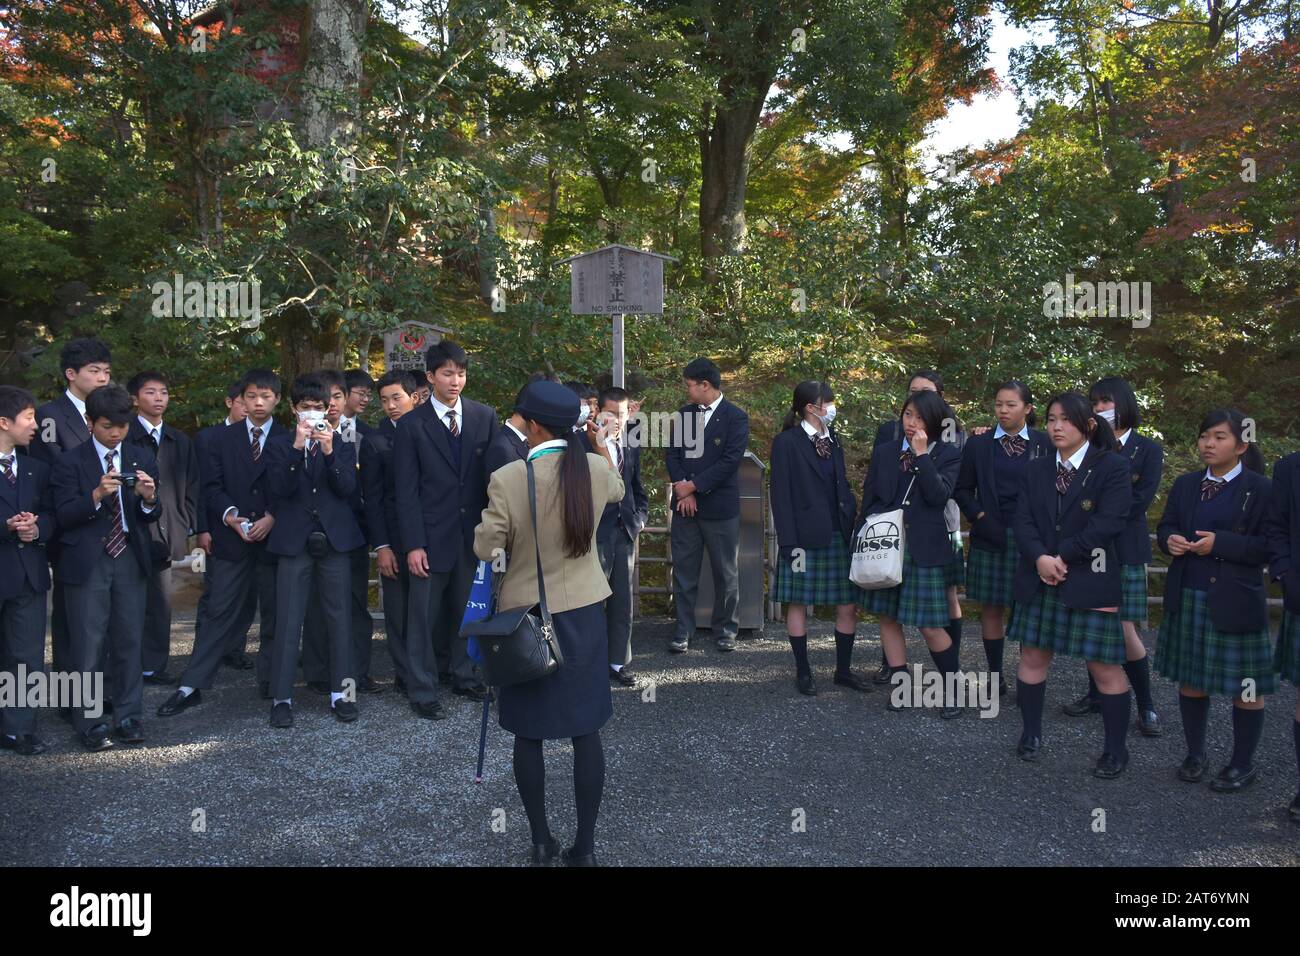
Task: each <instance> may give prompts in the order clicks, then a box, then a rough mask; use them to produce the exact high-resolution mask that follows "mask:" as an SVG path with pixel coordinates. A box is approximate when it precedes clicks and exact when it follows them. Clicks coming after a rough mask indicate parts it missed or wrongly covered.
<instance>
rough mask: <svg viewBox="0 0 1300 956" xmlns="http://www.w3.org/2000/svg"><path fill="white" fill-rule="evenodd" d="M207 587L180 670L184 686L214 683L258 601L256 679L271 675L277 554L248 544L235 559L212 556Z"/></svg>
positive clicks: (242, 636)
mask: <svg viewBox="0 0 1300 956" xmlns="http://www.w3.org/2000/svg"><path fill="white" fill-rule="evenodd" d="M207 579H208V585H209V587H210V590H209V591H208V592H207V593H206V594H205V595H204V596H205V597H206V598H207V605H206V607H205V606H204V603H203V599H200V600H199V614H198V620H199V623H198V624H196V625H195V631H194V653H193V654H191V655H190V662H189V665H188V666H186V668H185V673H183V674H182V675H181V680H180V683H181V686H182V687H194V688H197V689H199V690H206V689H207V688H209V687H211V686H212V682H213V680H214V679H215V677H216V673H217V668H219V667H220V666H221V658H222V657H224V656H225V655H226V654H228V653H230V649H231V648H232V647H240V646H243V643H244V641H245V639H246V638H247V635H248V628H249V625H251V624H252V621H253V608H254V606H256V604H257V603H258V602H260V604H261V644H260V646H259V647H258V649H257V679H258V681H259V682H260V681H267V680H270V679H271V651H272V649H273V648H274V647H275V634H276V630H275V605H276V594H275V592H276V585H277V582H276V557H275V555H273V554H270V553H269V552H268V551H267V550H266V546H265V545H261V546H259V547H252V548H246V549H245V550H244V553H243V556H242V557H241V558H240V560H238V561H226V560H223V559H222V558H210V559H209V561H208V570H207Z"/></svg>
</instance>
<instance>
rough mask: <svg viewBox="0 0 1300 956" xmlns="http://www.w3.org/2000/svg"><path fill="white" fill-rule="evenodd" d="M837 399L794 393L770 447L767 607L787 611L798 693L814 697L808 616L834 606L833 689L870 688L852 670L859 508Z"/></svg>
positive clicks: (818, 388)
mask: <svg viewBox="0 0 1300 956" xmlns="http://www.w3.org/2000/svg"><path fill="white" fill-rule="evenodd" d="M834 421H835V394H834V392H832V391H831V387H830V385H828V384H827V383H825V382H813V381H809V382H800V383H799V384H798V385H796V386H795V389H794V397H793V398H792V400H791V406H790V410H789V411H788V412H787V413H786V416H785V422H784V423H783V425H782V430H781V431H780V432H779V433H778V434H777V436H776V438H774V439H773V440H772V455H771V493H770V496H771V501H772V517H773V519H774V521H775V523H776V538H777V545H778V548H779V553H780V556H779V558H778V560H777V566H776V586H775V588H774V589H773V595H772V597H773V600H776V601H780V602H782V603H783V604H785V605H786V609H785V628H786V633H787V634H788V635H789V638H790V649H791V651H793V652H794V662H795V684H796V686H797V687H798V688H799V693H801V694H806V695H808V696H809V697H812V696H815V695H816V693H817V690H816V687H815V686H814V685H813V678H812V668H811V667H810V666H809V664H808V609H809V608H811V607H815V606H816V605H819V604H820V605H830V604H833V605H835V677H834V682H835V683H836V684H839V685H841V686H843V687H849V688H852V689H853V690H858V691H865V690H870V689H871V685H870V684H868V683H867V682H865V681H863V680H861V679H860V678H858V677H857V676H856V675H854V674H853V672H852V671H851V670H850V665H851V664H852V662H853V637H854V633H855V632H856V630H857V624H858V608H857V588H856V587H855V586H854V584H853V582H852V581H850V580H849V569H850V565H851V564H852V543H851V542H852V539H853V518H854V515H855V514H856V512H857V500H856V499H855V498H854V497H853V491H852V489H851V488H850V487H849V481H848V477H847V476H846V473H845V467H844V448H843V446H842V445H841V444H840V442H839V439H838V438H837V437H836V435H835V428H834V426H833V424H832V423H833V422H834Z"/></svg>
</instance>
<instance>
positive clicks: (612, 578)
mask: <svg viewBox="0 0 1300 956" xmlns="http://www.w3.org/2000/svg"><path fill="white" fill-rule="evenodd" d="M600 566H601V567H602V568H603V569H604V571H605V576H606V577H607V578H608V579H609V589H610V590H611V591H613V592H614V593H613V594H611V595H610V596H609V598H608V599H607V600H606V601H605V632H606V635H607V637H608V638H609V662H610V663H611V664H618V665H621V666H626V665H628V664H630V663H632V574H633V572H634V570H635V568H636V541H635V539H633V538H630V537H628V533H627V532H626V531H624V530H623V528H621V527H617V528H615V529H614V530H613V533H612V534H610V535H609V537H608V540H606V541H603V542H601V545H600Z"/></svg>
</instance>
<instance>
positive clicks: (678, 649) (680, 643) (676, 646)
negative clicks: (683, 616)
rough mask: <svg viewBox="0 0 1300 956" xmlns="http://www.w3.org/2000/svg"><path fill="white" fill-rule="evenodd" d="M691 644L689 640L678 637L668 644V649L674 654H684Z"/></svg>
mask: <svg viewBox="0 0 1300 956" xmlns="http://www.w3.org/2000/svg"><path fill="white" fill-rule="evenodd" d="M690 646H691V642H690V641H688V640H686V639H685V638H678V639H677V640H675V641H673V642H672V643H671V644H669V645H668V650H670V651H671V652H672V653H674V654H685V653H686V652H687V651H688V650H689V649H690Z"/></svg>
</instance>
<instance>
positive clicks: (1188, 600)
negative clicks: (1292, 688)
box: [1156, 588, 1277, 697]
mask: <svg viewBox="0 0 1300 956" xmlns="http://www.w3.org/2000/svg"><path fill="white" fill-rule="evenodd" d="M1156 671H1157V672H1158V673H1159V674H1160V675H1161V676H1163V677H1167V678H1168V679H1169V680H1171V681H1175V682H1177V683H1179V684H1185V685H1187V686H1188V687H1191V688H1194V689H1195V690H1199V691H1202V692H1204V693H1206V694H1223V695H1225V696H1228V697H1239V696H1241V691H1242V681H1245V680H1247V679H1249V680H1252V681H1254V682H1255V693H1256V694H1272V693H1274V692H1275V691H1276V690H1277V674H1276V673H1274V671H1273V647H1272V642H1271V641H1270V640H1269V637H1268V628H1267V627H1265V628H1261V629H1260V630H1258V631H1255V632H1253V633H1250V634H1220V633H1219V631H1218V629H1217V628H1216V627H1215V626H1214V622H1213V621H1211V620H1210V606H1209V602H1208V600H1207V596H1206V592H1205V591H1197V590H1195V589H1193V588H1183V593H1182V597H1181V599H1180V600H1179V603H1178V607H1177V608H1176V609H1175V610H1174V612H1173V613H1166V614H1165V616H1164V620H1162V621H1161V622H1160V636H1159V637H1158V638H1157V639H1156Z"/></svg>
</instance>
